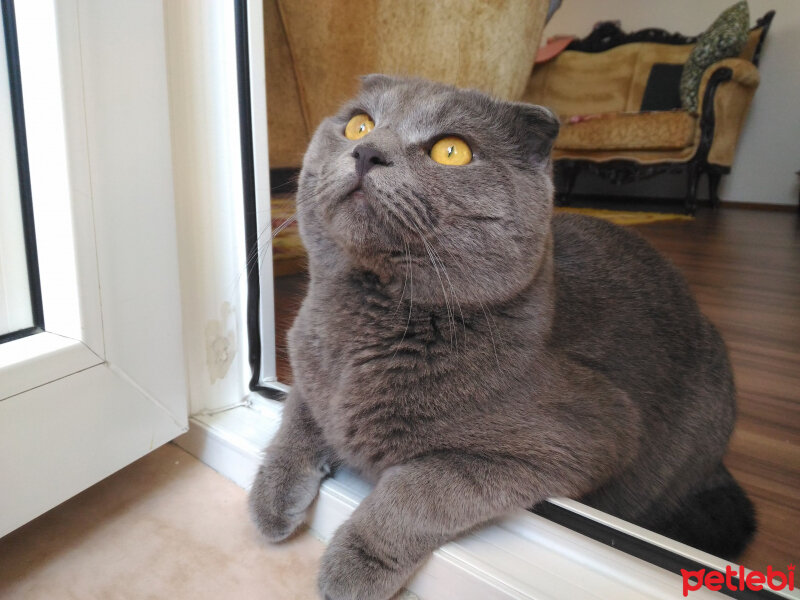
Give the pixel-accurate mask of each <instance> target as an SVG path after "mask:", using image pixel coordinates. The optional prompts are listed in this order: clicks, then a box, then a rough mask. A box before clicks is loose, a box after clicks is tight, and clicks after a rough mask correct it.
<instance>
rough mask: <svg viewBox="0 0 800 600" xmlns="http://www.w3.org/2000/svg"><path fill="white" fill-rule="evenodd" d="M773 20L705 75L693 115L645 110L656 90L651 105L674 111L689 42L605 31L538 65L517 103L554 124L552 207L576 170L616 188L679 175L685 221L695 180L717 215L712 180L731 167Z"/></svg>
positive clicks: (651, 33) (655, 32)
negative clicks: (545, 112) (542, 112)
mask: <svg viewBox="0 0 800 600" xmlns="http://www.w3.org/2000/svg"><path fill="white" fill-rule="evenodd" d="M773 15H774V12H773V11H770V12H768V13H767V14H766V15H764V16H763V17H762V18H761V19H759V20H758V22H757V23H756V25H755V27H753V28H752V29H751V30H750V32H749V35H748V38H747V42H746V44H745V46H744V49H743V50H742V51H741V53H740V54H739V56H738V57H734V58H726V59H724V60H720V61H718V62H716V63H714V64H712V65H711V66H710V67H708V68H707V69H706V70H705V71H704V72H703V75H702V79H701V82H700V87H699V93H698V108H697V110H696V111H689V110H681V109H675V110H657V109H656V110H652V109H651V110H643V108H644V107H645V106H646V105H647V104H648V102H647V98H648V95H649V94H650V95H651V92H652V91H654V90H655V91H656V96H657V97H656V100H657V101H658V102H660V101H663V95H664V94H668V93H674V94H675V95H676V100H677V102H678V104H679V103H680V100H679V98H677V94H678V90H677V80H675V77H676V76H677V78H680V70H681V68H682V67H681V65H683V64H684V63H685V62H686V60H687V58H688V57H689V55H690V53H691V51H692V48H693V47H694V43H695V41H696V39H697V38H689V37H684V36H682V35H680V34H673V33H668V32H666V31H663V30H660V29H645V30H642V31H637V32H634V33H624V32H623V31H621V30H620V29H619V27H618V26H617V25H615V24H614V23H605V24H602V25H601V26H599V27H597V28H596V29H595V30H594V31H593V32H592V34H590V35H589V36H588V37H586V38H584V39H582V40H575V41H573V42H572V43H571V44H570V45H569V46H567V49H566V50H565V51H564V52H562V53H561V54H560V55H558V56H557V57H556V58H555V59H553V60H551V61H549V62H547V63H544V64H541V65H537V66H536V69H535V70H534V71H533V73H532V75H531V78H530V80H529V82H528V86H527V88H526V91H525V93H524V94H523V97H522V99H523V100H524V101H526V102H532V103H534V104H543V105H545V106H548V107H550V108H551V109H553V110H555V111H556V112H557V113H558V114H559V116H560V117H561V119H562V128H561V132H560V134H559V136H558V139H557V140H556V142H555V146H554V150H553V159H554V161H555V164H556V172H557V176H558V177H557V185H558V190H559V194H558V199H559V201H561V202H565V201H566V200H567V199H568V196H569V194H570V193H571V191H572V188H573V186H574V183H575V180H576V178H577V176H578V175H579V173H580V172H581V171H583V170H588V171H590V172H593V173H595V174H598V175H600V176H602V177H604V178H606V179H608V180H610V181H612V182H614V183H627V182H630V181H635V180H639V179H645V178H649V177H653V176H655V175H659V174H662V173H668V172H669V173H675V172H679V173H680V172H683V173H685V174H686V181H687V191H686V197H685V208H686V211H687V212H688V213H693V212H694V211H695V208H696V198H697V185H698V181H699V179H700V177H701V176H702V175H703V174H706V175H707V177H708V185H709V197H710V199H711V201H712V204H713V205H715V206H716V205H717V204H718V202H719V197H718V194H717V188H718V185H719V182H720V178H721V177H722V175H724V174H727V173H729V172H730V169H731V166H732V165H733V160H734V155H735V151H736V144H737V141H738V139H739V134H740V132H741V130H742V125H743V124H744V121H745V119H746V117H747V113H748V110H749V107H750V102H751V100H752V98H753V94H754V92H755V90H756V88H757V87H758V83H759V73H758V60H759V56H760V52H761V48H762V45H763V43H764V39H765V37H766V34H767V31H768V29H769V25H770V22H771V21H772V17H773ZM659 77H666V78H670V77H672V79H673V80H674V83H675V86H673V87H674V88H675V89H673V90H665V88H664V87H663V86H661V87H660V88H659V86H658V83H659V82H658V81H657V80H658V78H659ZM658 102H657V104H658Z"/></svg>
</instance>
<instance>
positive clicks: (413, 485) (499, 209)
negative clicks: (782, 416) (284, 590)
mask: <svg viewBox="0 0 800 600" xmlns="http://www.w3.org/2000/svg"><path fill="white" fill-rule="evenodd" d="M558 129H559V124H558V120H557V119H556V118H555V117H554V116H553V114H551V113H550V112H549V111H548V110H547V109H545V108H542V107H539V106H532V105H526V104H520V103H511V102H504V101H500V100H496V99H493V98H491V97H489V96H487V95H485V94H482V93H480V92H477V91H473V90H461V89H456V88H453V87H448V86H445V85H440V84H436V83H431V82H428V81H423V80H418V79H404V78H393V77H388V76H382V75H371V76H367V77H365V78H364V79H363V83H362V89H361V92H360V93H359V95H358V96H357V97H356V98H355V99H353V100H352V101H350V102H348V103H347V104H345V106H344V107H343V108H342V109H341V111H340V112H339V113H338V114H337V115H335V116H333V117H330V118H328V119H326V120H325V121H323V123H322V124H321V125H320V126H319V128H318V130H317V131H316V133H315V135H314V137H313V139H312V141H311V144H310V145H309V148H308V152H307V153H306V156H305V159H304V162H303V168H302V172H301V176H300V182H299V190H298V194H297V211H298V222H299V226H300V233H301V236H302V239H303V243H304V244H305V246H306V248H307V250H308V256H309V271H310V283H309V288H308V294H307V296H306V298H305V300H304V301H303V304H302V307H301V309H300V312H299V314H298V316H297V320H296V321H295V323H294V326H293V327H292V329H291V332H290V334H289V347H290V357H291V364H292V369H293V373H294V386H293V387H292V390H291V393H290V394H289V396H288V398H287V400H286V405H285V409H284V416H283V422H282V424H281V427H280V430H279V432H278V433H277V435H276V437H275V439H274V441H273V442H272V444H271V445H270V447H269V448H268V449H267V452H266V458H265V460H264V463H263V465H262V466H261V468H260V470H259V472H258V474H257V476H256V479H255V481H254V483H253V487H252V490H251V492H250V507H251V511H252V515H253V517H254V519H255V522H256V523H257V525H258V527H259V529H260V530H261V531H262V532H263V533H264V535H265V536H266V537H267V538H268V539H270V540H272V541H280V540H283V539H284V538H286V537H288V536H289V535H291V534H292V532H293V531H295V529H296V528H297V527H298V526H299V525H300V524H301V523H302V522H303V520H304V518H305V513H306V510H307V508H308V506H309V505H310V504H311V502H312V500H313V499H314V497H315V496H316V494H317V491H318V489H319V485H320V483H321V481H322V480H323V478H324V477H325V476H326V475H327V474H328V473H329V472H330V470H331V469H335V468H336V466H337V465H342V464H345V465H348V466H350V467H352V468H354V469H356V470H358V471H359V472H360V473H362V474H363V475H364V476H365V477H367V478H369V479H371V480H372V481H374V483H375V488H374V490H373V491H372V493H371V494H370V495H369V496H368V497H367V498H366V499H365V500H364V502H363V503H362V504H361V505H360V506H359V507H358V508H357V509H356V510H355V512H354V513H353V515H352V517H351V518H350V519H349V520H348V521H347V522H346V523H344V524H343V525H342V526H341V527H340V528H339V530H338V531H337V532H336V534H335V536H334V537H333V540H332V541H331V543H330V544H329V546H328V548H327V550H326V552H325V554H324V556H323V558H322V562H321V567H320V574H319V589H320V593H321V595H322V596H323V597H325V598H329V599H331V600H344V599H351V598H359V599H384V598H389V597H391V596H392V595H393V594H395V593H396V592H397V590H398V589H400V588H401V587H402V585H403V584H404V583H405V582H406V580H407V579H408V578H409V576H410V575H411V574H412V573H413V572H414V570H415V569H416V568H417V567H418V566H419V565H420V564H421V563H422V562H423V561H424V560H425V559H426V558H427V557H428V555H429V554H430V553H431V552H432V551H433V550H434V549H435V548H437V547H438V546H440V545H441V544H443V543H445V542H447V541H448V540H451V539H453V538H455V537H456V536H458V535H460V534H462V533H464V532H466V531H469V530H471V529H473V528H475V527H476V526H479V525H481V524H482V523H485V522H486V521H488V520H490V519H493V518H495V517H498V516H501V515H504V514H506V513H509V512H510V511H513V510H515V509H521V508H529V507H532V506H534V505H535V504H537V503H539V502H541V501H543V500H545V499H546V498H548V497H552V496H566V497H570V498H576V499H580V500H581V501H583V502H585V503H587V504H589V505H591V506H594V507H597V508H599V509H601V510H604V511H607V512H609V513H611V514H614V515H617V516H619V517H622V518H624V519H627V520H629V521H631V522H633V523H636V524H639V525H642V526H644V527H647V528H649V529H652V530H654V531H658V532H662V533H665V534H667V535H670V536H672V537H674V538H675V539H678V540H681V541H685V542H687V543H689V544H692V545H694V546H697V547H699V548H701V549H703V550H706V551H709V552H711V553H714V554H717V555H720V556H723V557H733V556H735V555H736V554H738V553H739V552H740V551H741V550H742V548H743V547H744V544H745V543H746V542H747V540H748V539H749V537H750V535H751V534H752V532H753V530H754V527H755V522H754V516H753V511H752V506H751V504H750V502H749V500H748V499H747V497H746V496H745V495H744V493H743V492H742V490H741V488H740V487H739V486H738V485H737V484H736V482H735V481H734V480H733V479H732V477H731V476H730V474H729V473H728V471H727V470H726V469H725V467H724V466H723V465H722V462H721V461H722V456H723V454H724V452H725V448H726V445H727V442H728V438H729V436H730V434H731V430H732V427H733V422H734V412H735V409H734V404H735V403H734V396H735V392H734V384H733V377H732V374H731V368H730V365H729V362H728V356H727V352H726V349H725V345H724V343H723V341H722V339H721V338H720V336H719V334H718V333H717V331H716V330H715V329H714V327H713V326H712V325H711V323H710V322H709V321H708V319H706V318H705V317H704V316H703V315H702V314H701V313H700V311H699V309H698V306H697V304H696V303H695V301H694V300H693V299H692V296H691V294H690V292H689V289H688V287H687V284H686V282H685V281H684V279H683V277H682V276H681V275H680V274H679V273H678V272H677V270H676V269H675V268H674V267H673V266H672V265H671V264H670V263H669V262H667V261H666V260H665V259H664V258H662V257H661V256H660V255H659V254H658V253H657V252H656V251H655V250H654V249H653V248H652V247H651V246H649V245H648V244H647V243H646V242H645V241H643V240H642V239H641V238H640V237H638V236H637V235H635V234H633V233H631V232H629V231H626V230H623V229H621V228H619V227H616V226H614V225H611V224H609V223H606V222H604V221H600V220H596V219H592V218H588V217H583V216H577V215H556V216H553V206H552V205H553V203H552V196H553V184H552V179H551V171H552V167H551V160H550V150H551V147H552V144H553V141H554V139H555V137H556V135H557V133H558Z"/></svg>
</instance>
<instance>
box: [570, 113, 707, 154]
mask: <svg viewBox="0 0 800 600" xmlns="http://www.w3.org/2000/svg"><path fill="white" fill-rule="evenodd" d="M696 132H697V117H696V116H694V115H690V114H689V113H688V112H686V111H684V110H670V111H660V112H641V113H609V114H605V115H597V116H596V117H594V118H588V119H586V120H583V121H579V122H576V123H567V124H566V126H564V127H563V128H562V132H561V134H560V135H559V136H558V139H557V140H556V143H555V148H556V149H557V150H681V149H683V148H686V147H688V146H691V145H692V144H693V143H694V141H695V135H696Z"/></svg>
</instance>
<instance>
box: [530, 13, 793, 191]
mask: <svg viewBox="0 0 800 600" xmlns="http://www.w3.org/2000/svg"><path fill="white" fill-rule="evenodd" d="M733 2H734V0H670V1H669V2H665V1H664V0H604V1H603V2H598V1H596V0H564V3H563V6H562V7H561V9H560V10H558V11H557V12H556V13H555V15H554V16H553V19H552V21H550V23H548V24H547V27H546V28H545V30H544V38H546V37H549V36H551V35H555V34H558V33H570V34H575V35H577V36H579V37H583V36H585V35H587V34H588V33H589V32H590V31H591V29H592V26H593V25H594V23H596V22H597V21H605V20H617V19H618V20H620V21H621V22H622V28H623V29H624V30H625V31H634V30H637V29H642V28H645V27H660V28H662V29H666V30H668V31H677V32H680V33H682V34H684V35H697V34H698V33H700V32H702V31H703V30H704V29H705V28H706V27H708V25H710V24H711V23H712V22H713V21H714V19H715V18H716V16H717V15H718V14H719V13H720V12H722V11H723V10H724V9H725V8H727V7H728V6H730V5H731V4H733ZM749 6H750V20H751V24H752V23H755V20H756V19H757V18H758V17H760V16H762V15H763V14H764V13H765V12H767V11H768V10H771V9H772V10H775V11H776V14H775V19H774V20H773V21H772V27H771V28H770V31H769V33H768V35H767V39H766V43H765V45H764V48H763V51H762V54H761V63H760V66H759V68H760V71H761V85H760V86H759V88H758V90H757V91H756V94H755V98H754V99H753V104H752V106H751V108H750V114H749V116H748V118H747V121H746V123H745V126H744V130H743V131H742V135H741V137H740V138H739V147H738V150H737V153H736V160H735V162H734V165H733V168H732V169H731V174H730V175H728V176H726V177H724V178H723V180H722V185H721V186H720V197H721V198H722V199H723V200H729V201H732V202H757V203H766V204H793V205H796V204H797V201H798V176H797V175H795V172H796V171H797V170H799V169H800V1H798V0H749ZM582 178H583V181H579V185H578V186H576V190H575V191H576V192H577V193H593V192H597V193H613V192H617V193H621V194H626V193H642V194H647V195H652V196H658V195H665V196H666V195H670V196H673V195H676V196H680V195H682V194H683V191H684V185H683V182H682V179H681V178H674V177H673V178H667V179H666V181H661V180H653V181H654V183H656V185H651V186H648V185H647V183H646V182H645V183H644V184H637V185H635V186H633V185H631V186H622V187H616V186H613V188H610V187H609V185H608V184H605V183H604V182H602V181H600V180H597V179H593V178H591V177H589V176H588V175H585V176H582ZM702 187H703V188H705V186H704V185H703V186H702ZM626 188H627V189H626ZM659 190H666V192H664V191H662V192H661V193H659Z"/></svg>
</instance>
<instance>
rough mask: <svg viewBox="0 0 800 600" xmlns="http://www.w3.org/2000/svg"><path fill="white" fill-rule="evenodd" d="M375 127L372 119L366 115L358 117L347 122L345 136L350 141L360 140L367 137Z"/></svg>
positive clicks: (362, 114)
mask: <svg viewBox="0 0 800 600" xmlns="http://www.w3.org/2000/svg"><path fill="white" fill-rule="evenodd" d="M374 127H375V123H374V122H373V121H372V118H371V117H370V116H369V115H367V114H364V113H361V114H360V115H356V116H355V117H353V118H352V119H350V120H349V121H348V122H347V126H346V127H345V128H344V135H345V137H346V138H347V139H348V140H358V139H361V138H362V137H364V136H365V135H367V134H368V133H369V132H370V131H372V130H373V128H374Z"/></svg>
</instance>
